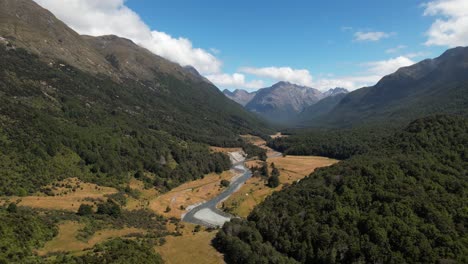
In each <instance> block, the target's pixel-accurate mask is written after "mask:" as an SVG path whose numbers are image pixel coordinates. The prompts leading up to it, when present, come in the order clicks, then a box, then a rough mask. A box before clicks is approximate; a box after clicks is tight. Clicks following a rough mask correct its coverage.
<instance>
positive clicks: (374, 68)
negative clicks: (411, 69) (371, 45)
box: [363, 56, 414, 76]
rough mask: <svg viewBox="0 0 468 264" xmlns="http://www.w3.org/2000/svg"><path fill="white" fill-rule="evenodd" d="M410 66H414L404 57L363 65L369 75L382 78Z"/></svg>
mask: <svg viewBox="0 0 468 264" xmlns="http://www.w3.org/2000/svg"><path fill="white" fill-rule="evenodd" d="M412 64H414V62H413V61H412V60H411V59H409V58H407V57H405V56H399V57H396V58H392V59H389V60H382V61H373V62H367V63H364V64H363V65H364V66H367V67H368V69H367V71H368V72H369V73H372V74H375V75H381V76H384V75H387V74H390V73H393V72H395V71H396V70H398V68H401V67H405V66H409V65H412Z"/></svg>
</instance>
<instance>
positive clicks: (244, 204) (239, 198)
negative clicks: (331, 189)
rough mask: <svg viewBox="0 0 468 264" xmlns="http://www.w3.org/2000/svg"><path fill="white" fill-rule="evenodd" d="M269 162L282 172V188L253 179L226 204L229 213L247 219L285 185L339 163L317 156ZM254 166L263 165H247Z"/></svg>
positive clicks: (272, 159) (278, 158)
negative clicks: (260, 204) (267, 198)
mask: <svg viewBox="0 0 468 264" xmlns="http://www.w3.org/2000/svg"><path fill="white" fill-rule="evenodd" d="M267 162H268V164H269V165H270V166H271V163H275V166H276V167H277V168H278V170H279V171H280V182H281V184H280V186H278V187H277V188H274V189H272V188H269V187H268V186H266V185H265V180H264V179H262V178H259V177H253V178H251V179H249V180H248V181H247V182H246V183H245V184H244V185H243V186H242V187H241V189H240V190H239V191H238V192H236V193H234V194H233V195H232V196H231V197H230V198H228V200H226V201H225V202H224V207H225V208H226V209H228V211H230V212H231V213H233V214H235V215H238V216H241V217H247V216H248V215H249V213H250V212H252V210H253V209H254V208H255V206H257V205H258V204H259V203H261V202H263V201H264V200H265V199H266V197H268V196H269V195H271V194H272V193H273V192H274V191H279V190H281V189H282V188H283V187H284V186H285V185H287V184H291V183H293V182H294V181H297V180H301V179H303V178H304V177H306V176H308V175H309V174H310V173H312V172H313V171H314V170H315V169H317V168H320V167H326V166H330V165H333V164H335V163H337V162H338V161H337V160H334V159H328V158H324V157H315V156H287V157H276V158H269V159H268V161H267ZM252 165H254V166H261V163H259V162H258V161H251V162H249V163H248V164H247V166H252ZM270 171H271V169H270Z"/></svg>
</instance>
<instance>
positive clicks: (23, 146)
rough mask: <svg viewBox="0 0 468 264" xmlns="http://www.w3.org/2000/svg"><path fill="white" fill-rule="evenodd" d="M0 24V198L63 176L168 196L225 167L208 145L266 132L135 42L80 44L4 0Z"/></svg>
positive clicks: (25, 3) (29, 9)
mask: <svg viewBox="0 0 468 264" xmlns="http://www.w3.org/2000/svg"><path fill="white" fill-rule="evenodd" d="M0 22H1V23H0V37H1V39H0V195H26V194H28V193H33V192H35V191H37V190H38V189H39V188H40V187H41V186H44V185H47V184H49V183H50V182H52V181H55V180H61V179H63V178H64V177H67V178H68V177H78V178H80V179H81V180H85V181H87V182H95V183H99V184H102V185H105V186H121V184H123V183H125V182H126V181H128V179H129V175H132V173H135V171H142V172H147V173H150V174H151V175H152V177H151V178H148V179H146V180H147V181H148V183H149V184H152V185H154V186H155V187H158V188H162V189H170V188H172V187H174V186H177V185H178V184H180V183H181V182H184V181H187V180H192V179H196V178H200V177H202V176H203V175H204V174H206V173H208V172H212V171H220V170H224V169H227V168H228V166H229V159H228V158H227V156H225V155H220V154H216V153H210V151H209V149H208V145H209V144H210V145H217V146H240V145H242V142H241V141H240V137H239V134H247V133H249V134H262V133H267V132H269V131H268V130H267V129H266V128H265V124H264V123H263V122H262V121H261V120H259V119H258V118H257V117H256V116H255V115H254V114H252V113H250V112H248V111H246V110H245V109H243V108H242V107H241V106H240V105H238V104H236V103H235V102H232V101H231V100H229V99H227V98H226V97H225V96H224V95H223V94H222V93H221V92H220V91H219V89H218V88H217V87H215V86H214V85H213V84H211V83H209V82H207V81H206V80H205V79H204V78H203V77H201V76H197V75H196V74H194V73H193V71H189V70H187V69H186V68H184V67H181V66H180V65H178V64H176V63H173V62H170V61H168V60H166V59H164V58H162V57H159V56H157V55H154V54H152V53H151V52H149V51H148V50H146V49H144V48H141V47H140V46H138V45H136V44H135V43H133V42H132V41H130V40H127V39H123V38H119V37H117V36H102V37H90V36H80V35H79V34H77V33H76V32H74V31H73V30H72V29H70V28H69V27H68V26H67V25H65V24H64V23H62V22H61V21H59V20H58V19H57V18H56V17H55V16H54V15H53V14H51V13H50V12H49V11H47V10H45V9H43V8H42V7H40V6H39V5H37V4H36V3H35V2H33V1H31V0H1V1H0ZM161 160H169V161H171V162H161Z"/></svg>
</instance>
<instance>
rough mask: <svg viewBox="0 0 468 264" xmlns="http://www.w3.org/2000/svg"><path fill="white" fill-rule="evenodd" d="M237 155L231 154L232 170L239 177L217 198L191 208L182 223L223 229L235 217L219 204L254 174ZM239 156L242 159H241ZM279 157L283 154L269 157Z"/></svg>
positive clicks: (273, 154) (276, 153) (277, 153)
mask: <svg viewBox="0 0 468 264" xmlns="http://www.w3.org/2000/svg"><path fill="white" fill-rule="evenodd" d="M235 154H236V153H234V154H233V153H230V157H231V160H232V161H233V165H232V167H231V169H232V170H235V171H236V172H237V173H238V176H236V177H234V179H233V180H232V181H231V184H230V185H229V186H228V187H227V189H226V190H224V191H223V192H222V193H220V194H219V195H218V196H216V197H215V198H213V199H211V200H209V201H207V202H204V203H202V204H198V205H194V206H192V207H191V208H190V207H189V211H188V212H187V213H186V214H185V215H183V216H182V221H184V222H189V223H192V224H197V225H203V226H207V227H221V226H222V225H223V224H224V223H225V222H228V221H229V220H231V218H233V217H235V216H233V215H230V214H228V213H226V212H223V211H221V210H220V209H218V208H217V205H218V204H219V203H221V202H223V201H224V200H226V199H227V198H229V196H231V195H232V194H233V193H235V192H236V191H238V190H239V189H240V188H241V187H242V185H243V184H244V183H245V182H246V181H247V180H248V179H250V177H252V172H251V171H250V170H249V169H247V168H246V167H245V164H244V162H245V158H244V157H243V156H241V155H240V154H239V153H237V156H238V157H237V158H236V157H235V156H236V155H235ZM239 156H241V157H242V158H239ZM278 156H281V153H279V152H274V153H272V154H271V155H270V156H269V157H270V158H271V157H278Z"/></svg>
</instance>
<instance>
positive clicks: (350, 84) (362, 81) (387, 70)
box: [210, 56, 414, 90]
mask: <svg viewBox="0 0 468 264" xmlns="http://www.w3.org/2000/svg"><path fill="white" fill-rule="evenodd" d="M412 64H414V62H413V61H412V60H411V59H410V58H408V57H406V56H399V57H396V58H391V59H388V60H381V61H372V62H366V63H362V64H360V65H358V66H359V67H361V68H363V70H362V72H360V73H359V74H356V75H351V76H338V77H334V76H324V77H323V76H319V77H317V78H313V76H312V75H311V73H310V72H309V71H308V70H296V69H292V68H290V67H266V68H252V67H243V68H241V69H239V71H240V72H242V73H246V74H252V75H255V76H258V77H265V78H269V79H273V80H276V81H289V82H291V83H295V84H299V85H305V86H309V87H314V88H316V89H319V90H328V89H330V88H335V87H343V88H346V89H349V90H355V89H357V88H361V87H364V86H370V85H374V84H375V83H377V82H378V81H379V80H380V79H381V78H382V77H384V76H385V75H388V74H391V73H393V72H395V71H396V70H398V69H399V68H401V67H405V66H409V65H412ZM224 77H228V76H224ZM229 77H232V76H229ZM238 79H239V81H238V82H239V83H241V82H240V80H243V78H241V77H240V76H238ZM210 80H211V79H210ZM211 81H213V80H211ZM213 82H214V83H216V82H215V81H213ZM218 83H220V85H221V82H219V81H218Z"/></svg>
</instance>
